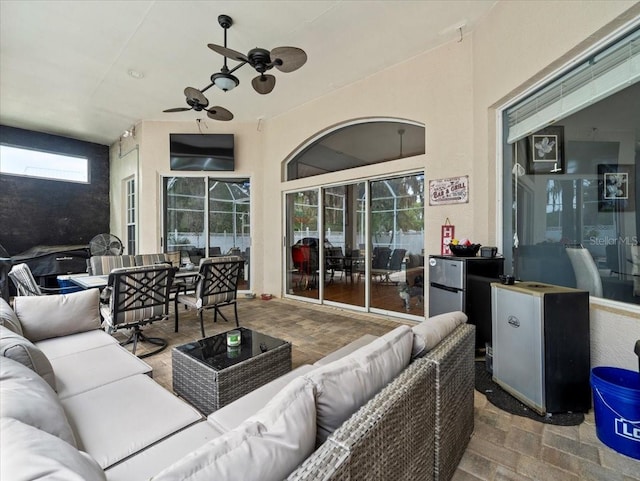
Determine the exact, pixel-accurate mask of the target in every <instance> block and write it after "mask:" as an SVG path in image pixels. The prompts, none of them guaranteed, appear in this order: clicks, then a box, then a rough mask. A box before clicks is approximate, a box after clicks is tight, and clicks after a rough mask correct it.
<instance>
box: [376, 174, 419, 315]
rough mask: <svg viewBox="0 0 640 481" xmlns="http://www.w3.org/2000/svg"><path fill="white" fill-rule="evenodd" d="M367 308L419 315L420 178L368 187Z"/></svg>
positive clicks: (394, 180)
mask: <svg viewBox="0 0 640 481" xmlns="http://www.w3.org/2000/svg"><path fill="white" fill-rule="evenodd" d="M370 185H371V193H370V198H371V202H370V212H371V214H370V215H371V224H370V239H369V240H370V246H371V256H370V257H369V259H368V261H369V265H370V280H371V308H372V309H381V310H385V311H395V312H407V313H410V314H414V315H418V316H423V315H424V256H423V255H422V252H423V248H424V247H423V246H424V202H423V201H424V176H423V175H410V176H406V177H396V178H392V179H384V180H376V181H372V182H371V184H370Z"/></svg>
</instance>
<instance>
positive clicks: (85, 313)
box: [13, 289, 100, 342]
mask: <svg viewBox="0 0 640 481" xmlns="http://www.w3.org/2000/svg"><path fill="white" fill-rule="evenodd" d="M99 299H100V291H99V290H98V289H89V290H86V291H79V292H72V293H71V294H56V295H51V296H20V297H16V298H15V299H14V301H13V304H14V309H15V312H16V314H17V315H18V319H20V323H21V324H22V330H23V332H24V336H25V337H26V338H27V339H29V340H30V341H32V342H36V341H41V340H43V339H49V338H52V337H60V336H68V335H69V334H75V333H78V332H84V331H89V330H91V329H99V328H100V310H99V306H100V300H99Z"/></svg>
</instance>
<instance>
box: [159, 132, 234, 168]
mask: <svg viewBox="0 0 640 481" xmlns="http://www.w3.org/2000/svg"><path fill="white" fill-rule="evenodd" d="M169 151H170V153H171V157H170V161H169V165H170V168H171V170H218V171H219V170H231V171H232V170H233V169H234V164H235V158H234V155H235V154H234V142H233V134H169Z"/></svg>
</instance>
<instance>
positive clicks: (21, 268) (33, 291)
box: [9, 263, 66, 296]
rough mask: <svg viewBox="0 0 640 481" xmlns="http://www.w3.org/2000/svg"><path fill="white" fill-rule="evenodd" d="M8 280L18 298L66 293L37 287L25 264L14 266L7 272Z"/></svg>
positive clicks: (57, 289) (61, 289)
mask: <svg viewBox="0 0 640 481" xmlns="http://www.w3.org/2000/svg"><path fill="white" fill-rule="evenodd" d="M9 279H11V282H13V285H14V286H16V291H17V293H18V295H19V296H43V295H46V294H62V293H63V292H66V291H65V290H64V288H55V287H42V286H39V285H38V283H37V282H36V280H35V278H34V277H33V274H32V273H31V269H29V266H28V265H27V264H25V263H22V264H16V265H14V266H13V267H12V268H11V270H10V271H9Z"/></svg>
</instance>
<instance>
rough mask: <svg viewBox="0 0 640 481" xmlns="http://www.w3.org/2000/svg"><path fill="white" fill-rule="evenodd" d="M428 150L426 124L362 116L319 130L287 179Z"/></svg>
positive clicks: (296, 157) (292, 164) (296, 156)
mask: <svg viewBox="0 0 640 481" xmlns="http://www.w3.org/2000/svg"><path fill="white" fill-rule="evenodd" d="M424 152H425V130H424V126H423V125H421V124H418V123H417V122H411V121H407V120H394V119H388V118H386V119H360V120H356V121H350V122H349V123H347V124H342V125H338V126H334V127H332V128H331V129H329V130H325V131H323V132H321V133H320V134H318V136H316V137H315V138H313V139H311V140H310V142H308V143H306V144H305V145H303V146H302V147H301V148H300V149H299V150H298V152H296V153H294V155H293V156H292V158H291V160H290V161H289V162H288V164H287V171H286V173H287V179H286V180H295V179H302V178H305V177H311V176H314V175H320V174H326V173H329V172H337V171H340V170H346V169H353V168H355V167H363V166H365V165H371V164H378V163H381V162H387V161H390V160H397V159H402V158H404V157H413V156H415V155H421V154H424Z"/></svg>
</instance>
